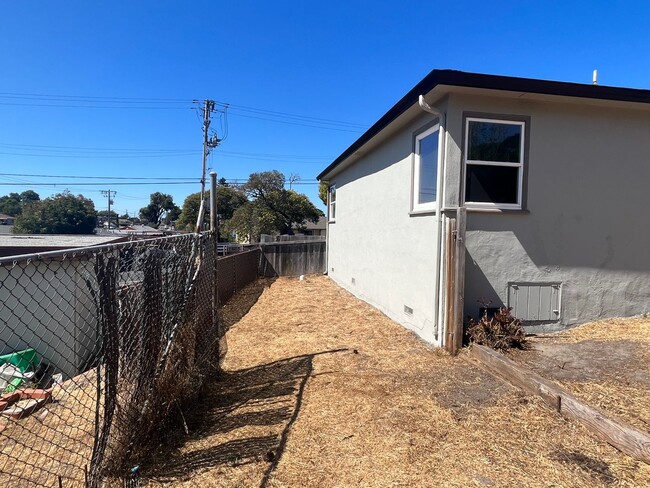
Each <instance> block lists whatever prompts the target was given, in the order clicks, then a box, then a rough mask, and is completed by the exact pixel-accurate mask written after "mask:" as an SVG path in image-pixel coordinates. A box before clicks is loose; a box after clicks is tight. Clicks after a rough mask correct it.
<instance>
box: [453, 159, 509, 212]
mask: <svg viewBox="0 0 650 488" xmlns="http://www.w3.org/2000/svg"><path fill="white" fill-rule="evenodd" d="M518 187H519V168H518V167H516V166H514V167H513V166H486V165H480V164H468V165H467V167H466V176H465V201H466V202H491V203H511V204H516V203H517V202H518Z"/></svg>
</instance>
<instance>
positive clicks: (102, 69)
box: [0, 0, 650, 214]
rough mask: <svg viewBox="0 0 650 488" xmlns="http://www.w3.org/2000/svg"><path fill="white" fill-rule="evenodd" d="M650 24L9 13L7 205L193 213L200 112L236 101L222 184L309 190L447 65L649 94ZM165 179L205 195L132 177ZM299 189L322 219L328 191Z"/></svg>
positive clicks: (2, 59) (506, 12)
mask: <svg viewBox="0 0 650 488" xmlns="http://www.w3.org/2000/svg"><path fill="white" fill-rule="evenodd" d="M649 14H650V4H649V3H647V2H641V1H630V2H612V1H609V2H600V1H592V2H527V1H525V0H518V1H504V2H485V1H454V2H433V1H409V0H404V1H400V2H382V1H377V0H375V1H347V2H309V1H282V0H278V1H275V2H262V1H258V2H250V1H243V0H239V1H234V0H233V1H222V2H217V1H192V2H178V1H170V0H163V1H160V0H158V1H149V0H139V1H137V2H132V1H129V2H126V1H124V0H114V1H111V2H107V1H94V2H87V1H83V2H82V1H79V0H76V1H65V2H63V1H59V2H56V1H52V0H49V1H41V0H38V1H32V2H17V1H5V2H3V5H2V14H1V15H0V173H2V175H0V195H4V194H7V193H9V192H12V191H17V192H21V191H24V190H26V189H33V190H35V191H37V192H38V193H39V194H40V195H41V197H47V196H50V195H52V194H55V193H58V192H60V191H63V190H65V189H69V190H70V191H71V192H73V193H75V194H77V193H82V194H83V195H85V196H87V197H89V198H92V199H93V200H94V201H95V204H96V208H97V209H98V210H102V209H106V205H107V202H106V199H105V198H104V197H102V196H101V193H100V190H107V189H111V190H116V191H117V195H116V196H115V198H114V201H115V208H116V210H117V211H118V212H119V213H120V214H121V213H123V212H124V211H126V210H128V212H129V213H130V214H134V213H136V212H137V211H138V210H139V209H140V208H141V207H143V206H145V205H146V204H147V203H148V200H149V195H150V193H152V192H154V191H162V192H164V193H171V194H172V195H173V196H174V200H175V201H176V203H177V204H178V205H182V203H183V200H184V198H185V197H186V196H187V195H188V194H189V193H192V192H195V191H198V190H199V185H198V179H199V178H200V175H201V141H202V138H201V123H200V120H199V118H198V116H197V115H198V114H197V110H196V108H195V107H196V105H194V104H193V103H192V100H193V99H199V100H202V99H206V98H209V99H213V100H217V101H219V102H223V103H229V104H231V108H230V109H229V111H228V117H227V122H228V136H227V138H226V139H225V140H224V141H223V143H222V144H221V146H220V147H219V148H217V149H216V150H215V151H214V152H213V154H212V156H211V159H210V161H209V165H210V167H211V168H213V169H214V170H215V171H217V173H218V174H219V176H220V177H221V176H223V177H225V178H227V179H245V178H247V177H248V175H249V174H250V173H252V172H256V171H265V170H271V169H278V170H280V171H282V172H283V173H285V174H286V175H287V176H288V175H289V174H291V173H294V174H298V175H300V177H301V178H302V180H303V183H309V182H310V181H313V180H314V179H315V177H316V175H317V174H318V173H319V172H320V171H321V170H322V169H323V168H324V167H325V166H326V165H327V164H329V162H331V161H332V160H333V159H334V158H336V157H337V156H338V155H339V154H340V153H341V152H343V150H345V149H346V148H347V147H348V146H349V145H350V144H351V143H352V142H353V141H354V140H355V139H356V138H357V137H359V136H360V135H361V133H362V131H363V128H364V127H368V126H370V125H371V124H372V123H373V122H375V121H376V120H377V119H378V118H379V117H380V116H381V115H382V114H383V113H385V112H386V110H388V109H389V108H390V107H391V106H392V105H393V104H394V103H395V102H396V101H397V100H398V99H399V98H401V97H402V95H404V94H405V93H406V92H407V91H408V90H409V89H410V88H412V87H413V85H415V84H416V83H417V82H418V81H419V80H420V79H422V78H423V77H424V76H425V75H426V74H427V73H428V72H429V71H430V70H432V69H434V68H440V69H446V68H449V69H459V70H463V71H472V72H479V73H490V74H501V75H511V76H522V77H531V78H542V79H551V80H560V81H573V82H584V83H590V82H591V74H592V70H593V69H595V68H597V69H598V70H599V82H600V84H601V85H614V86H628V87H635V88H649V89H650V57H648V56H647V53H648V52H650V29H648V28H647V21H648V19H650V15H649ZM145 99H146V100H145ZM269 119H271V120H269ZM326 121H335V122H336V123H334V124H333V123H331V122H326ZM213 128H215V129H216V130H217V133H218V135H219V137H222V136H223V135H224V130H223V129H225V126H223V127H222V124H221V121H220V120H219V118H218V117H215V119H214V122H213ZM19 175H20V176H19ZM22 175H53V176H86V177H94V178H97V177H100V178H97V179H92V180H79V179H71V178H58V179H51V178H45V177H42V176H22ZM101 177H121V178H127V179H126V180H119V181H120V182H129V183H138V184H137V185H117V184H116V183H117V182H118V180H109V179H106V178H101ZM152 177H156V178H158V177H162V178H172V180H164V181H174V180H173V179H174V178H194V179H195V180H196V181H197V182H194V183H187V184H182V185H180V184H174V185H161V184H150V183H149V184H146V185H144V184H141V183H142V182H143V181H145V180H134V178H152ZM54 181H56V182H57V185H56V186H53V185H49V186H35V185H34V183H52V182H54ZM91 182H92V183H93V184H92V185H91V184H90V183H91ZM73 183H74V185H73ZM296 188H297V189H298V190H299V191H302V192H304V193H306V194H307V195H308V196H309V197H310V198H311V199H312V201H314V203H316V204H317V205H319V206H320V207H321V208H323V207H322V204H321V202H320V201H319V200H318V197H317V186H316V185H314V184H303V185H300V186H298V187H296Z"/></svg>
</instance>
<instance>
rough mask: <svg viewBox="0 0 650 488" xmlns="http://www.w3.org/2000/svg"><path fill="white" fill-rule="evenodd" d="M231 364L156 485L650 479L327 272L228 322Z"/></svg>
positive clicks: (164, 459) (169, 451)
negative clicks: (347, 288)
mask: <svg viewBox="0 0 650 488" xmlns="http://www.w3.org/2000/svg"><path fill="white" fill-rule="evenodd" d="M228 347H229V352H228V356H227V357H226V361H225V363H224V367H225V370H226V371H225V373H224V375H223V376H222V377H221V378H220V380H219V381H215V382H211V383H209V384H207V385H206V388H205V391H204V393H203V395H202V396H201V399H200V401H199V402H197V405H196V408H195V409H194V411H193V412H184V414H185V417H186V419H187V426H188V432H189V433H188V434H181V435H177V433H175V434H174V436H173V437H175V438H176V440H177V442H176V443H174V444H168V445H161V451H160V453H159V457H158V459H157V461H156V462H154V463H152V464H151V465H149V466H143V468H142V473H143V478H146V479H144V480H143V481H144V484H146V485H148V486H163V485H165V486H205V487H213V486H215V487H216V486H218V487H229V488H234V487H257V486H259V487H298V486H299V487H330V486H332V487H352V486H360V487H361V486H362V487H383V486H391V487H394V486H405V487H406V486H408V487H415V486H418V487H419V486H423V487H424V486H450V487H467V486H495V487H497V486H499V487H500V486H527V487H549V486H563V487H583V486H596V487H598V486H646V485H648V484H650V466H647V465H644V464H642V463H639V462H636V461H634V460H633V459H631V458H629V457H626V456H624V455H622V454H620V453H619V452H618V451H616V450H614V449H613V448H611V447H610V446H608V445H606V444H604V443H602V442H600V441H599V440H597V439H596V438H594V437H592V436H591V435H590V434H589V433H588V432H587V431H586V430H585V429H583V428H582V427H581V426H580V425H578V424H576V423H573V422H571V421H568V420H565V419H563V418H561V417H559V416H557V415H555V414H554V413H553V412H549V411H548V410H547V409H546V407H545V406H543V404H542V403H541V402H540V401H539V400H537V398H535V397H528V396H524V395H522V394H520V393H518V392H516V391H514V390H513V389H511V388H509V387H507V386H505V385H504V384H502V383H499V382H498V381H497V380H495V379H494V378H493V377H492V376H490V375H488V374H487V373H485V372H483V371H482V370H481V369H479V368H478V367H476V366H475V365H473V364H471V363H470V362H468V361H467V360H465V359H464V358H463V357H457V358H452V357H450V356H448V355H447V354H446V353H444V352H443V351H441V350H436V349H433V348H431V347H429V346H428V345H427V344H425V343H423V342H422V341H420V340H419V339H418V338H417V337H415V336H414V335H413V334H411V333H410V332H408V331H407V330H405V329H404V328H402V327H401V326H399V325H397V324H395V323H394V322H392V321H391V320H389V319H388V318H387V317H385V316H384V315H382V314H381V313H379V312H378V311H377V310H375V309H373V308H372V307H370V306H368V305H367V304H365V303H363V302H361V301H359V300H357V299H356V298H354V297H353V296H351V295H350V294H349V293H347V292H346V291H344V290H342V289H341V288H339V287H337V286H336V285H335V284H334V283H333V282H331V281H330V280H329V279H327V278H326V277H307V279H305V280H304V281H299V280H297V279H288V278H281V279H278V280H277V281H275V282H274V283H273V284H272V285H271V286H270V287H268V288H266V289H265V290H264V292H263V293H262V295H261V296H260V297H259V300H258V301H257V303H256V304H255V305H254V306H253V307H252V308H251V309H250V311H249V312H248V313H247V314H246V315H245V316H244V317H243V318H242V319H241V320H239V321H238V322H237V323H236V324H234V325H233V326H232V327H231V329H230V331H229V332H228Z"/></svg>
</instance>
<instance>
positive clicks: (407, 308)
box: [404, 305, 413, 315]
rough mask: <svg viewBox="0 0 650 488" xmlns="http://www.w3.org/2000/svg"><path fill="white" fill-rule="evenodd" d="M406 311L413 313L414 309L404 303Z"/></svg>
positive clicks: (409, 313) (406, 312)
mask: <svg viewBox="0 0 650 488" xmlns="http://www.w3.org/2000/svg"><path fill="white" fill-rule="evenodd" d="M404 313H405V314H408V315H413V309H412V308H411V307H409V306H408V305H404Z"/></svg>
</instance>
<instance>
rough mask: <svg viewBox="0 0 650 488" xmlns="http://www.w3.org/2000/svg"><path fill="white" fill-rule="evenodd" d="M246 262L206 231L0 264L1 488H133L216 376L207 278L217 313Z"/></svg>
mask: <svg viewBox="0 0 650 488" xmlns="http://www.w3.org/2000/svg"><path fill="white" fill-rule="evenodd" d="M258 259H259V250H253V251H247V252H244V253H241V254H235V255H232V256H229V257H226V258H222V259H219V260H218V261H217V253H216V245H215V243H214V240H213V238H212V234H211V233H204V234H201V235H194V234H187V235H182V236H173V237H164V238H158V239H148V240H141V241H131V242H126V243H120V244H114V245H106V246H98V247H92V248H85V249H78V250H74V251H57V252H50V253H43V254H41V255H35V256H23V257H16V258H3V259H0V387H1V388H0V392H3V394H2V398H1V399H0V485H2V486H52V487H58V486H70V487H72V486H86V487H99V486H127V484H128V485H129V486H134V485H133V484H132V481H133V471H134V470H133V468H134V467H135V466H138V465H139V464H140V462H142V461H143V460H146V454H147V451H148V448H149V447H150V446H151V444H152V443H153V442H155V440H156V435H158V434H159V433H160V431H161V429H165V426H166V424H165V422H166V421H168V419H171V418H177V417H178V415H177V413H178V412H180V411H181V408H182V407H183V406H184V405H186V404H187V402H188V401H192V399H193V398H194V397H195V396H196V395H197V394H198V391H199V388H200V387H201V384H202V382H203V380H204V379H205V378H206V377H208V376H209V375H211V374H214V373H215V372H216V371H217V369H218V366H219V356H220V355H219V342H220V338H221V335H222V334H221V333H220V328H219V324H218V321H217V314H216V309H217V307H216V302H215V300H216V299H217V297H216V293H215V289H216V286H215V273H216V272H217V268H218V269H219V273H220V274H219V280H218V287H219V288H218V289H219V290H220V293H221V294H222V296H221V300H220V301H222V302H223V301H225V300H226V299H227V298H228V297H229V296H230V295H232V294H233V293H234V292H235V291H237V290H239V289H241V288H242V287H243V286H245V285H246V284H248V283H250V282H252V281H253V280H254V279H255V278H256V277H257V266H258ZM217 263H218V264H217ZM181 416H182V413H181Z"/></svg>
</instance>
